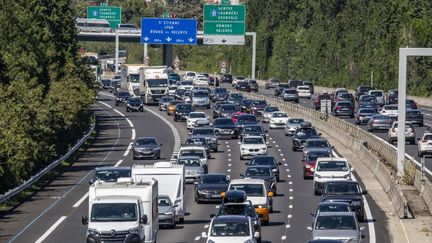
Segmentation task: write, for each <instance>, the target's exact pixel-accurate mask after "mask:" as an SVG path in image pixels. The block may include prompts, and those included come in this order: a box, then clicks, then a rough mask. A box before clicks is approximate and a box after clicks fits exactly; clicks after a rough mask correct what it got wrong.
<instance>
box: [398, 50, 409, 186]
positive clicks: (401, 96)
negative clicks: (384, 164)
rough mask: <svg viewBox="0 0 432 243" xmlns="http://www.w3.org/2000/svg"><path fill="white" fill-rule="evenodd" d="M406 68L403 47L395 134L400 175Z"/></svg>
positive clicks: (403, 145) (402, 173) (403, 136)
mask: <svg viewBox="0 0 432 243" xmlns="http://www.w3.org/2000/svg"><path fill="white" fill-rule="evenodd" d="M406 69H407V57H406V53H405V51H404V49H403V48H401V49H399V85H398V86H399V87H398V90H399V100H398V113H399V114H398V131H397V132H398V134H397V172H398V173H397V174H398V176H400V177H402V176H403V175H404V172H405V168H404V167H405V110H406V107H405V106H406V104H405V102H406V101H405V100H406Z"/></svg>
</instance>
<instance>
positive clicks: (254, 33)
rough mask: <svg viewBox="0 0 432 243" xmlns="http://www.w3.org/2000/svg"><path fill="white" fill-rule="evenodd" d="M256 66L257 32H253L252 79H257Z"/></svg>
mask: <svg viewBox="0 0 432 243" xmlns="http://www.w3.org/2000/svg"><path fill="white" fill-rule="evenodd" d="M255 66H256V32H252V79H255Z"/></svg>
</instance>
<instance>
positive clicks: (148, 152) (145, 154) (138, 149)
mask: <svg viewBox="0 0 432 243" xmlns="http://www.w3.org/2000/svg"><path fill="white" fill-rule="evenodd" d="M161 146H162V144H159V143H158V142H157V140H156V138H154V137H141V138H138V139H137V141H136V142H135V144H134V145H133V159H134V160H135V159H142V158H153V159H160V157H161Z"/></svg>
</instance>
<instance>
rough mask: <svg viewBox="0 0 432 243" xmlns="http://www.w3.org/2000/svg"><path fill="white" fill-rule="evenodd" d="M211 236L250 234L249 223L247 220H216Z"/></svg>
mask: <svg viewBox="0 0 432 243" xmlns="http://www.w3.org/2000/svg"><path fill="white" fill-rule="evenodd" d="M210 234H211V236H225V237H229V236H249V235H250V229H249V223H248V221H246V220H239V221H233V220H227V221H222V220H220V221H218V222H214V223H213V225H212V226H211V230H210Z"/></svg>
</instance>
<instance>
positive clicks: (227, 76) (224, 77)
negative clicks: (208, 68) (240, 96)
mask: <svg viewBox="0 0 432 243" xmlns="http://www.w3.org/2000/svg"><path fill="white" fill-rule="evenodd" d="M221 82H222V83H232V82H233V76H232V75H231V74H222V76H221Z"/></svg>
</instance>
